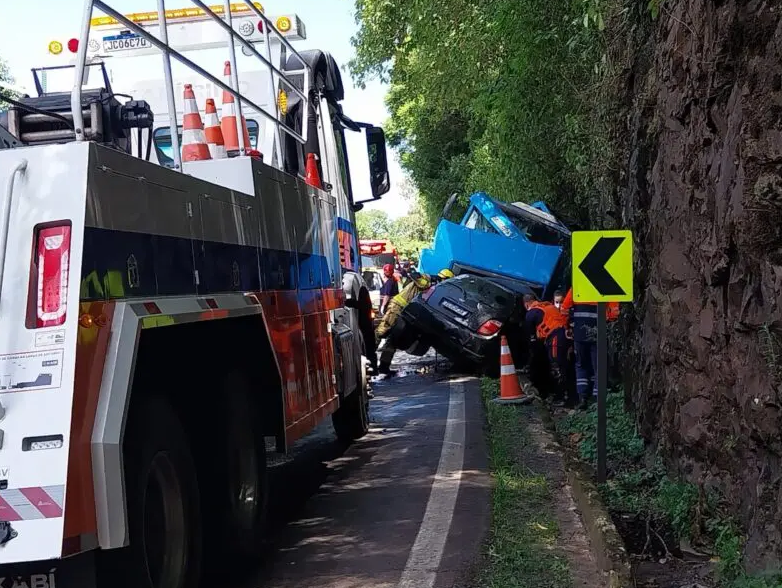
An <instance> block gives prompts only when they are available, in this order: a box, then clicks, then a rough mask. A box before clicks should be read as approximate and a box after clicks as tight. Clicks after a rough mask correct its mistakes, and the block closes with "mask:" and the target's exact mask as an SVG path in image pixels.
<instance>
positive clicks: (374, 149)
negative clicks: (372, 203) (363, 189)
mask: <svg viewBox="0 0 782 588" xmlns="http://www.w3.org/2000/svg"><path fill="white" fill-rule="evenodd" d="M366 133H367V155H369V182H370V184H371V186H372V197H373V198H374V199H378V198H380V197H381V196H383V195H384V194H387V193H388V192H389V190H391V179H390V177H389V175H388V157H387V156H386V135H385V133H384V132H383V129H381V128H380V127H368V128H367V129H366Z"/></svg>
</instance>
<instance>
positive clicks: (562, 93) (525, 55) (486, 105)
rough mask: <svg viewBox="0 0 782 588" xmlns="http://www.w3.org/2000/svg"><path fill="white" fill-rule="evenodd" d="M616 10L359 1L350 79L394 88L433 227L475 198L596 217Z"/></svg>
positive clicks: (391, 102) (570, 4) (579, 2)
mask: <svg viewBox="0 0 782 588" xmlns="http://www.w3.org/2000/svg"><path fill="white" fill-rule="evenodd" d="M605 2H606V0H566V1H564V2H553V3H552V2H540V1H536V0H469V1H467V0H422V1H419V2H410V1H409V0H356V20H357V23H358V24H359V30H358V33H357V34H356V36H355V37H354V38H353V39H352V42H353V45H354V47H355V50H356V53H355V57H354V59H353V60H352V61H351V63H350V69H351V73H352V75H353V77H354V80H355V81H356V83H358V84H359V85H362V84H365V83H366V81H368V80H370V79H373V78H378V79H381V80H383V81H386V82H388V83H389V84H390V90H389V93H388V96H387V99H386V102H387V106H388V108H389V111H390V112H391V119H390V121H389V122H388V124H387V129H388V136H389V142H390V144H391V145H392V146H393V147H395V148H396V149H397V150H398V152H399V154H400V160H401V163H402V166H403V167H404V168H405V170H406V171H407V172H408V173H409V174H410V176H411V178H412V179H413V181H414V183H415V185H416V186H417V187H418V189H419V190H420V194H421V202H422V206H423V208H424V210H425V211H426V214H427V216H428V218H429V219H430V221H434V219H435V218H437V216H438V215H439V213H440V211H441V209H442V206H443V204H444V203H445V200H446V199H447V198H448V196H449V195H450V194H452V193H453V192H460V193H463V194H467V193H470V192H473V191H476V190H483V191H486V192H489V193H490V194H492V195H493V196H495V197H497V198H500V199H503V200H511V201H518V200H522V201H532V200H537V199H543V200H545V201H547V202H548V203H550V204H553V205H555V206H557V207H561V208H565V209H570V211H571V212H573V211H576V212H579V211H585V210H589V207H588V206H586V203H587V202H588V201H589V200H590V198H594V196H595V191H596V185H597V182H596V179H595V178H594V177H593V175H594V171H593V170H595V169H599V166H597V165H595V164H596V162H599V160H600V158H601V156H602V155H603V153H601V151H600V149H599V147H600V145H601V143H600V140H599V139H601V137H595V135H597V134H598V133H596V130H598V126H597V125H596V124H595V123H594V120H593V118H594V117H593V101H594V99H595V98H594V97H593V96H592V95H590V93H589V88H590V81H591V80H592V79H593V77H594V76H595V75H596V74H595V72H596V71H597V70H598V69H599V64H600V57H601V56H602V49H603V45H602V40H601V39H602V36H601V28H602V15H601V12H600V11H599V8H600V6H601V5H602V4H604V3H605ZM601 3H602V4H601Z"/></svg>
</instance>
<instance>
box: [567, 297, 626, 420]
mask: <svg viewBox="0 0 782 588" xmlns="http://www.w3.org/2000/svg"><path fill="white" fill-rule="evenodd" d="M561 311H562V313H563V314H565V315H567V316H568V322H569V325H570V328H571V329H572V334H573V343H574V347H575V352H576V391H577V393H578V399H579V408H580V409H582V410H583V409H585V408H587V407H588V406H589V399H590V397H592V398H596V397H597V303H596V302H578V303H575V302H574V301H573V290H572V289H571V290H568V293H567V296H565V300H564V301H563V302H562V307H561ZM617 318H619V303H618V302H609V303H608V304H607V305H606V320H608V321H615V320H616V319H617Z"/></svg>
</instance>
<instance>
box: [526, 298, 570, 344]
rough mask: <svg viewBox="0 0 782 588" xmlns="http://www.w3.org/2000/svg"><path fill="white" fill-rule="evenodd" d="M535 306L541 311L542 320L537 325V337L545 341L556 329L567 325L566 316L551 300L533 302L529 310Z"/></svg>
mask: <svg viewBox="0 0 782 588" xmlns="http://www.w3.org/2000/svg"><path fill="white" fill-rule="evenodd" d="M535 308H539V309H540V310H542V311H543V320H542V321H540V324H539V325H538V327H537V335H538V339H541V340H543V341H545V340H546V339H548V336H549V335H551V333H552V332H554V331H555V330H556V329H560V328H562V327H567V323H568V319H567V317H566V316H565V315H564V314H562V313H561V312H560V311H559V309H558V308H557V307H556V306H554V305H553V304H552V303H551V302H533V303H532V304H531V305H530V310H532V309H535Z"/></svg>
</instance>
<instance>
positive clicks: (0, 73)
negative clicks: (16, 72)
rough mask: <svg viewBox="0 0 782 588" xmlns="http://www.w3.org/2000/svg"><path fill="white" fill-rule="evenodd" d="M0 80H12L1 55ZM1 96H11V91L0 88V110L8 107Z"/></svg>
mask: <svg viewBox="0 0 782 588" xmlns="http://www.w3.org/2000/svg"><path fill="white" fill-rule="evenodd" d="M0 81H1V82H13V78H12V77H11V71H10V69H9V68H8V64H7V63H6V62H5V61H4V60H3V58H2V57H0ZM3 96H11V92H9V91H8V90H6V89H4V88H0V112H2V111H4V110H7V109H8V103H7V102H5V101H4V100H3V99H2V98H3Z"/></svg>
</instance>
